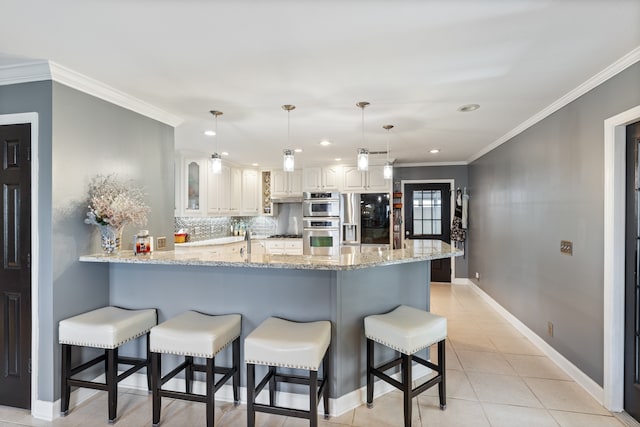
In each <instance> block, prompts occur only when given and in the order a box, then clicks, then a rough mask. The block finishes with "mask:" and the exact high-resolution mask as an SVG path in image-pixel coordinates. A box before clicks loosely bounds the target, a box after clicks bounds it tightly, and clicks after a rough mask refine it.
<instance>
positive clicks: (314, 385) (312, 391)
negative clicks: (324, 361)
mask: <svg viewBox="0 0 640 427" xmlns="http://www.w3.org/2000/svg"><path fill="white" fill-rule="evenodd" d="M309 427H318V371H309Z"/></svg>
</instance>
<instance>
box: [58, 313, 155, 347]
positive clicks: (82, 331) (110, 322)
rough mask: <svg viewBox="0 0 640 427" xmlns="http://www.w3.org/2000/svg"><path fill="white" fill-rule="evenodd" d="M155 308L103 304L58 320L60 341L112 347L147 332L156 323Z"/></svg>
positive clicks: (62, 342)
mask: <svg viewBox="0 0 640 427" xmlns="http://www.w3.org/2000/svg"><path fill="white" fill-rule="evenodd" d="M156 319H157V316H156V310H155V309H146V310H126V309H124V308H119V307H103V308H99V309H97V310H93V311H89V312H87V313H84V314H79V315H78V316H74V317H70V318H68V319H65V320H61V321H60V324H59V325H58V341H59V342H60V344H71V345H78V346H83V347H97V348H107V349H114V348H116V347H119V346H121V345H122V344H124V343H125V342H127V341H130V340H132V339H134V338H137V337H139V336H141V335H144V334H146V333H147V332H149V329H151V327H153V326H154V325H155V324H156V323H157V320H156Z"/></svg>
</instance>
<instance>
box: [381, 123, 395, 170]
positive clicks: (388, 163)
mask: <svg viewBox="0 0 640 427" xmlns="http://www.w3.org/2000/svg"><path fill="white" fill-rule="evenodd" d="M382 128H383V129H385V130H386V131H387V161H386V162H385V164H384V168H383V169H382V174H383V176H384V179H391V178H393V163H391V161H389V151H390V150H389V131H390V130H391V129H393V125H384V126H382Z"/></svg>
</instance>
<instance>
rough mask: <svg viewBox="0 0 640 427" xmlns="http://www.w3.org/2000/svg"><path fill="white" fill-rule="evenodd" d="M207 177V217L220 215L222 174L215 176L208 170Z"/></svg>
mask: <svg viewBox="0 0 640 427" xmlns="http://www.w3.org/2000/svg"><path fill="white" fill-rule="evenodd" d="M207 176H208V179H207V213H208V214H209V215H218V214H219V213H220V188H221V186H222V179H221V178H222V174H215V173H213V172H211V170H209V172H208V174H207Z"/></svg>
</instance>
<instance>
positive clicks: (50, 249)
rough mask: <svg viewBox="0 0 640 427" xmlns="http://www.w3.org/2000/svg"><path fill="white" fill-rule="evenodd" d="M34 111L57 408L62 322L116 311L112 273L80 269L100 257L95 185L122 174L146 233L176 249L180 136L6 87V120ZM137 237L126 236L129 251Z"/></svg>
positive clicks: (48, 391)
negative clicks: (93, 210) (139, 199)
mask: <svg viewBox="0 0 640 427" xmlns="http://www.w3.org/2000/svg"><path fill="white" fill-rule="evenodd" d="M34 111H35V112H37V113H38V114H39V141H38V149H39V169H38V172H39V195H38V205H39V224H38V229H37V230H35V232H37V233H38V236H39V239H40V247H39V248H38V253H39V256H40V261H39V264H38V268H39V271H40V281H39V283H38V286H39V294H38V298H39V312H38V316H39V324H38V329H39V332H38V333H39V359H38V374H39V377H38V386H37V387H38V390H37V399H38V400H43V401H55V400H56V399H58V398H59V378H58V377H59V365H60V360H59V358H60V355H59V348H58V344H57V341H58V327H57V325H58V321H59V320H61V319H63V318H65V317H68V316H70V315H74V314H78V313H82V312H85V311H88V310H91V309H94V308H96V307H99V306H103V305H106V304H108V303H109V275H108V274H109V273H108V268H107V266H106V265H99V264H81V263H79V262H78V261H77V259H78V257H79V256H80V255H81V254H86V253H90V252H98V251H100V246H99V241H98V235H97V233H96V231H95V230H94V228H95V227H93V226H89V225H86V224H84V223H83V219H84V216H85V212H86V211H85V209H86V208H85V205H86V202H85V198H86V195H87V184H88V183H89V181H90V179H91V178H92V177H93V176H94V175H96V174H100V173H101V174H108V173H117V174H119V175H120V176H122V177H123V178H127V179H133V180H134V182H135V183H136V184H138V185H140V186H143V187H145V189H146V191H147V193H148V197H147V202H148V204H149V206H150V207H151V215H150V221H149V224H148V226H147V227H145V228H149V230H150V232H151V233H152V235H156V236H157V235H166V236H167V237H168V239H167V243H168V246H169V247H170V248H172V247H173V239H172V238H171V237H172V234H173V205H174V201H173V199H174V197H173V191H174V184H173V162H174V160H173V158H174V131H173V128H172V127H170V126H168V125H164V124H162V123H159V122H157V121H155V120H152V119H149V118H146V117H144V116H141V115H139V114H137V113H134V112H132V111H129V110H126V109H124V108H121V107H118V106H115V105H113V104H110V103H108V102H105V101H102V100H99V99H97V98H94V97H92V96H90V95H87V94H84V93H81V92H78V91H76V90H74V89H71V88H69V87H67V86H64V85H61V84H58V83H52V82H51V81H46V82H36V83H25V84H17V85H8V86H0V114H13V113H23V112H34ZM32 143H33V144H35V143H36V142H35V141H33V142H32ZM136 228H137V227H136ZM134 232H135V228H131V227H129V228H125V232H124V235H123V240H124V241H125V243H127V244H128V243H129V241H130V240H131V239H130V236H131V235H132V234H133V233H134ZM52 355H53V357H52Z"/></svg>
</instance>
